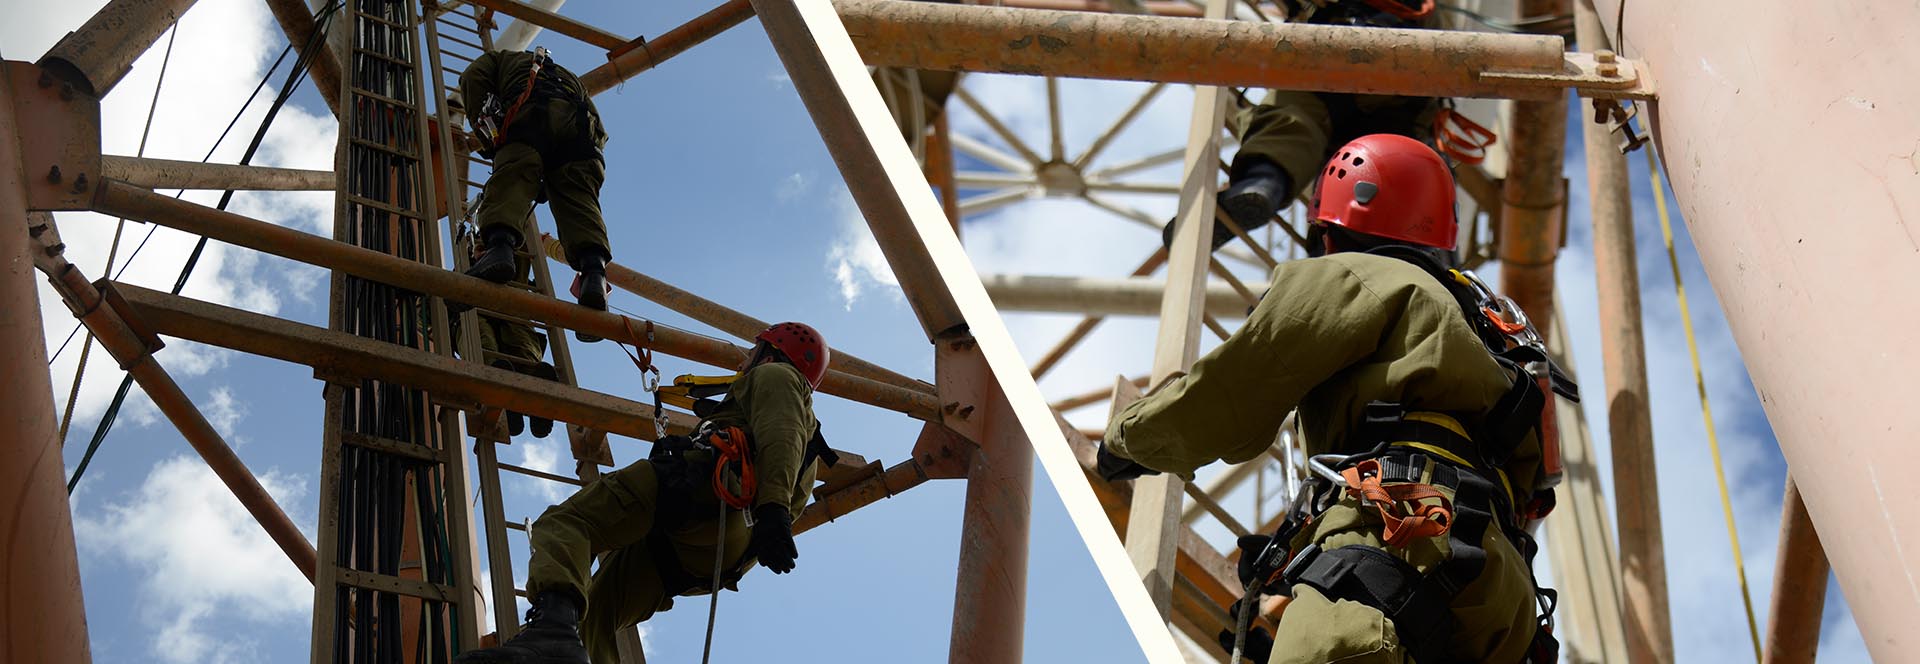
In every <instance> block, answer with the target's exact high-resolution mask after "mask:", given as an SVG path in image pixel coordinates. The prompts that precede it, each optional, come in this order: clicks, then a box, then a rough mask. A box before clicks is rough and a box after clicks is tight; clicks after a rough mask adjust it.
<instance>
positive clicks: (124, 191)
mask: <svg viewBox="0 0 1920 664" xmlns="http://www.w3.org/2000/svg"><path fill="white" fill-rule="evenodd" d="M94 208H95V209H96V210H98V211H100V212H104V213H106V214H110V215H114V216H120V217H126V218H128V219H138V220H142V221H149V222H153V223H157V224H160V225H163V226H168V227H171V228H176V229H179V230H183V231H186V232H189V233H194V234H197V235H205V236H207V237H210V238H214V239H217V240H220V241H222V242H226V243H229V244H234V245H238V246H242V247H246V248H249V249H254V250H256V251H264V252H267V253H270V254H274V255H276V256H284V257H286V258H291V259H294V260H297V261H301V262H304V263H309V264H312V265H318V266H321V267H326V268H332V269H336V270H342V271H345V272H348V273H351V274H354V275H356V276H360V277H363V278H366V279H372V280H375V281H379V282H382V283H388V284H395V285H400V286H404V287H406V288H411V289H414V290H418V291H420V292H423V293H427V294H430V295H437V296H440V297H443V298H446V299H448V300H452V301H454V302H468V303H475V302H485V303H487V307H488V308H489V309H492V310H495V311H499V312H500V313H504V314H507V315H510V316H516V317H519V318H525V319H529V320H535V321H539V322H543V323H553V324H556V325H559V326H561V327H564V328H566V329H569V330H583V331H586V332H587V333H589V334H594V335H597V336H600V337H602V338H605V339H609V340H613V341H617V342H621V343H626V344H629V345H633V346H636V347H641V348H652V349H653V350H656V351H658V352H662V353H666V354H668V355H672V356H674V357H681V358H686V359H689V360H693V361H695V362H701V363H704V364H708V365H712V366H716V367H724V368H729V369H732V368H737V367H738V366H739V364H740V362H741V361H742V360H744V359H746V357H747V349H745V348H741V347H739V346H735V345H733V344H731V343H727V342H725V341H721V340H719V339H713V338H709V337H704V336H700V335H696V334H693V333H690V332H686V331H683V330H677V329H674V328H670V327H666V326H664V325H654V326H653V327H652V330H651V333H649V332H648V331H647V321H636V320H633V319H630V318H627V317H625V316H618V315H614V314H610V313H606V312H602V311H594V310H592V309H588V308H586V307H582V306H579V305H576V304H572V303H569V302H563V301H561V300H557V299H554V298H551V297H545V296H542V295H539V294H536V293H531V292H527V291H523V290H519V289H516V288H510V287H506V286H500V285H496V284H491V283H488V282H485V281H481V280H479V279H475V278H473V277H469V276H466V275H463V274H460V273H457V272H452V271H449V270H443V269H440V268H436V267H432V266H429V265H424V264H421V263H416V262H414V261H409V260H406V259H402V258H397V257H394V256H390V255H387V254H383V253H380V252H377V251H371V250H368V249H363V248H360V247H355V246H352V245H348V244H344V243H340V242H335V241H333V240H331V239H328V238H324V237H320V236H318V235H313V234H311V233H303V232H301V231H297V230H293V229H291V228H285V227H282V226H277V225H274V224H270V223H267V222H264V221H259V220H256V219H250V218H247V217H244V216H241V215H237V214H233V213H231V212H225V211H221V210H215V209H213V208H209V207H206V206H202V205H196V204H194V203H190V202H186V201H180V200H176V199H173V198H170V197H167V196H161V195H158V194H155V193H153V192H150V191H146V190H144V189H140V188H138V187H134V186H132V185H128V184H125V183H122V182H115V181H113V180H107V181H105V182H103V183H102V184H101V186H100V187H99V188H98V190H97V198H96V199H95V201H94ZM820 391H821V392H824V393H827V394H832V395H835V396H839V397H842V398H846V399H850V400H853V401H858V402H860V403H864V404H868V405H872V406H878V407H881V408H885V409H888V410H893V411H897V412H902V413H906V414H908V415H911V416H914V417H916V418H919V419H922V420H932V419H933V418H934V417H937V415H936V409H937V404H936V403H935V401H934V398H933V395H931V394H929V393H926V392H915V391H911V390H905V389H901V388H899V387H895V386H892V385H887V384H884V383H879V382H875V381H871V380H867V379H865V378H860V377H857V376H852V375H849V374H846V373H844V372H839V371H829V372H828V373H827V377H826V379H825V380H824V381H822V382H821V384H820ZM523 412H528V413H531V412H532V411H523ZM582 424H585V423H582ZM589 428H598V429H603V430H608V429H606V428H605V427H598V426H590V427H589Z"/></svg>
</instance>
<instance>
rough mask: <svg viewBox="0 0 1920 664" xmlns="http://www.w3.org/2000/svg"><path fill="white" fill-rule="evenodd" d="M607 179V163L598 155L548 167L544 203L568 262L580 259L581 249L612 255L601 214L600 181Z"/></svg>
mask: <svg viewBox="0 0 1920 664" xmlns="http://www.w3.org/2000/svg"><path fill="white" fill-rule="evenodd" d="M606 179H607V166H606V164H605V163H604V162H602V161H600V160H598V159H581V160H577V161H571V162H567V163H565V164H560V165H559V166H556V167H553V168H551V169H548V170H547V174H546V181H547V205H548V206H549V207H550V208H551V209H552V210H553V225H554V227H555V228H556V230H558V231H559V234H560V246H562V247H566V249H567V262H568V263H571V264H576V265H577V264H578V263H579V256H580V255H581V252H587V251H592V252H598V253H601V254H603V255H605V257H607V258H608V259H611V258H612V256H613V252H612V251H611V250H610V249H609V248H608V245H607V224H606V221H605V220H603V219H602V218H601V216H600V185H601V183H602V182H604V181H606Z"/></svg>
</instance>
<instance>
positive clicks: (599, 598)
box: [580, 544, 673, 664]
mask: <svg viewBox="0 0 1920 664" xmlns="http://www.w3.org/2000/svg"><path fill="white" fill-rule="evenodd" d="M672 606H673V598H671V597H669V596H668V595H667V590H666V587H665V585H664V583H663V582H662V581H661V580H660V570H659V567H658V562H656V561H655V560H654V559H653V555H652V554H651V553H649V552H648V551H647V547H646V545H644V544H638V545H634V546H628V547H626V548H621V549H615V550H613V551H612V552H610V553H608V554H607V557H605V558H602V559H601V560H600V570H599V571H597V572H594V573H593V582H592V583H591V584H590V585H589V586H588V588H587V610H586V613H584V614H582V615H581V616H580V639H581V641H583V642H584V643H586V646H587V656H588V657H589V658H591V659H592V660H593V663H594V664H619V663H620V650H619V648H618V646H617V645H616V639H615V635H616V634H618V633H619V632H620V630H621V629H623V628H625V627H626V626H628V625H636V624H639V623H642V622H646V620H647V619H648V618H652V617H653V614H654V613H655V612H657V611H664V610H666V609H668V608H669V607H672Z"/></svg>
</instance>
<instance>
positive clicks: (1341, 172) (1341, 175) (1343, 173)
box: [1339, 168, 1347, 178]
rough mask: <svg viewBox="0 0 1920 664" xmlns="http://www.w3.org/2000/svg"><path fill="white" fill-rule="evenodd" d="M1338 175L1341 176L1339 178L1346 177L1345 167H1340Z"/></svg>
mask: <svg viewBox="0 0 1920 664" xmlns="http://www.w3.org/2000/svg"><path fill="white" fill-rule="evenodd" d="M1339 177H1341V178H1345V177H1347V169H1344V168H1342V169H1340V175H1339Z"/></svg>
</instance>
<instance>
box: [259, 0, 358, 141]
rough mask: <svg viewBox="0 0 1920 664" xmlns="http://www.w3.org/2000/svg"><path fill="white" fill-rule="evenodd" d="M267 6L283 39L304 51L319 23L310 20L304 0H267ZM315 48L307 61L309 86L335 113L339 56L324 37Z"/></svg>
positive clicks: (337, 102) (337, 96)
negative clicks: (310, 81) (285, 38)
mask: <svg viewBox="0 0 1920 664" xmlns="http://www.w3.org/2000/svg"><path fill="white" fill-rule="evenodd" d="M267 9H270V10H272V11H273V19H274V20H275V21H278V22H279V23H280V31H281V32H284V33H286V35H287V41H288V42H290V43H292V44H293V47H294V48H295V49H296V50H300V51H305V50H306V47H307V41H308V40H310V39H312V38H313V33H314V31H315V30H318V29H319V22H318V21H315V20H314V17H313V10H312V9H311V8H309V7H307V3H306V2H305V0H267ZM315 50H317V51H319V52H318V53H315V54H314V55H313V56H312V57H310V58H308V60H307V62H308V64H307V76H308V77H309V78H312V79H313V89H314V91H315V92H318V93H320V99H322V100H324V101H326V102H327V108H330V109H333V112H335V113H339V112H340V58H339V56H337V55H335V54H334V52H333V48H332V47H331V46H328V45H327V42H326V41H325V40H322V41H321V42H320V43H319V44H318V45H317V48H316V49H315Z"/></svg>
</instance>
